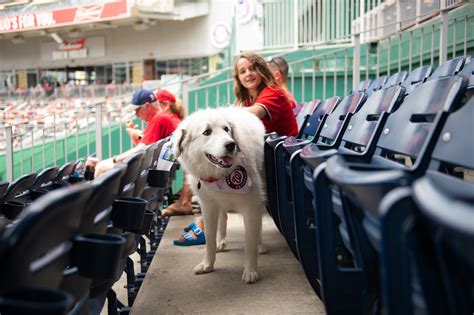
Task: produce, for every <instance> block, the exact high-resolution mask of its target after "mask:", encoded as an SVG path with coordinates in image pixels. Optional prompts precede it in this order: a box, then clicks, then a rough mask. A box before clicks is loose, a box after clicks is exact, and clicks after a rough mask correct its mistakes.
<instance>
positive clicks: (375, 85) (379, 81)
mask: <svg viewBox="0 0 474 315" xmlns="http://www.w3.org/2000/svg"><path fill="white" fill-rule="evenodd" d="M386 82H387V76H386V75H382V76H380V77H377V78H375V79H373V80H372V82H371V83H370V85H369V86H368V87H367V90H366V91H365V93H366V94H367V95H368V96H370V95H372V93H374V92H377V91H378V90H380V89H381V88H382V87H384V85H385V83H386Z"/></svg>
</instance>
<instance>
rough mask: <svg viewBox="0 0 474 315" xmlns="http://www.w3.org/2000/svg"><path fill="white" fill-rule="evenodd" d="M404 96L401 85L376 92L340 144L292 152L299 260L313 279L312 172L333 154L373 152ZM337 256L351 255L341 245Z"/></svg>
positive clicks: (314, 245)
mask: <svg viewBox="0 0 474 315" xmlns="http://www.w3.org/2000/svg"><path fill="white" fill-rule="evenodd" d="M403 97H404V88H403V87H400V86H392V87H390V88H387V89H383V90H379V91H377V92H375V93H374V94H372V96H371V97H369V98H368V99H367V101H366V102H365V103H364V105H363V106H362V107H361V108H360V110H359V111H358V112H357V113H355V114H354V115H353V116H352V118H351V120H350V122H349V125H348V126H347V129H346V131H345V133H344V135H343V137H342V141H341V145H340V146H339V147H336V148H334V149H329V150H320V149H319V148H318V146H315V145H314V144H309V145H307V146H305V147H304V148H303V150H301V151H300V152H299V154H293V155H292V157H291V192H292V199H293V200H294V209H293V211H292V212H293V216H294V224H295V233H296V239H297V246H298V252H299V254H300V260H301V263H302V265H303V269H304V270H305V272H306V274H307V275H308V276H309V277H312V280H310V282H311V281H315V275H316V273H317V272H318V271H317V269H316V268H317V266H318V255H317V246H316V238H315V233H316V232H315V222H314V210H313V207H314V203H313V198H314V196H313V195H314V194H313V191H314V189H313V186H312V175H311V174H312V172H313V170H314V169H315V168H317V167H318V165H319V164H321V163H324V161H325V160H326V159H327V158H328V157H330V156H332V155H334V154H340V153H343V152H344V153H345V154H352V155H354V156H359V157H360V156H363V155H369V154H372V153H373V148H374V147H375V143H376V139H377V138H378V137H379V135H380V132H381V130H382V127H383V124H384V123H385V121H386V119H387V117H388V116H389V115H390V114H391V113H393V112H394V111H395V110H396V109H397V108H398V107H399V105H400V103H401V101H402V100H403ZM323 148H324V147H323ZM316 211H317V209H316ZM338 256H339V258H340V259H341V263H342V260H348V259H347V258H346V257H347V256H349V255H348V254H346V253H345V252H344V248H343V246H342V244H341V246H340V251H339V254H338ZM321 259H323V258H321ZM319 283H320V282H319ZM323 285H324V283H323ZM326 292H327V290H326Z"/></svg>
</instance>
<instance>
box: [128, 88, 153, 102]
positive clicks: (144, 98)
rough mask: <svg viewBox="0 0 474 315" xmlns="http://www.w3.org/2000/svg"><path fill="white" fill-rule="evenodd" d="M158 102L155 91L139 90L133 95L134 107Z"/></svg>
mask: <svg viewBox="0 0 474 315" xmlns="http://www.w3.org/2000/svg"><path fill="white" fill-rule="evenodd" d="M154 102H156V95H155V93H153V91H150V90H138V91H136V92H135V93H133V96H132V102H131V103H132V105H135V106H141V105H144V104H146V103H154Z"/></svg>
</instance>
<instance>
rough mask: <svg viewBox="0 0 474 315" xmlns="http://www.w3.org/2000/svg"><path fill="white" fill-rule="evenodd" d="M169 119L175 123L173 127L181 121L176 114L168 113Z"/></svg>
mask: <svg viewBox="0 0 474 315" xmlns="http://www.w3.org/2000/svg"><path fill="white" fill-rule="evenodd" d="M170 117H171V119H172V120H173V122H174V123H175V127H176V126H178V125H179V123H180V122H181V118H180V117H179V116H178V115H177V114H170Z"/></svg>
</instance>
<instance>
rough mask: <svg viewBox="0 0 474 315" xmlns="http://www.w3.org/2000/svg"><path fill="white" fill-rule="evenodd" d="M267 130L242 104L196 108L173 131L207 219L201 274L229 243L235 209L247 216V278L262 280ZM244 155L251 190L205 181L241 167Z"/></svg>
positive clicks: (198, 268)
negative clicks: (224, 188) (216, 186)
mask: <svg viewBox="0 0 474 315" xmlns="http://www.w3.org/2000/svg"><path fill="white" fill-rule="evenodd" d="M264 133H265V129H264V127H263V124H262V123H261V121H260V119H258V118H257V117H256V116H255V115H254V114H251V113H249V112H247V111H246V110H245V109H243V108H237V107H226V108H219V109H211V110H202V111H198V112H195V113H193V114H192V115H190V116H188V117H187V118H186V119H184V120H183V121H182V122H181V123H180V125H179V126H178V128H177V129H176V131H175V133H174V140H173V143H174V145H173V148H174V152H175V155H176V157H178V160H179V162H180V163H181V165H182V166H183V168H184V171H185V172H186V173H187V174H188V180H189V184H190V185H191V188H192V190H193V191H194V192H195V194H196V195H197V196H198V198H199V201H200V204H201V207H202V214H203V218H204V227H205V233H206V253H205V256H204V259H203V261H202V262H201V263H200V264H198V265H197V266H196V267H195V268H194V272H195V273H196V274H202V273H208V272H211V271H212V270H213V268H214V261H215V258H216V252H218V251H222V250H224V248H225V246H226V241H225V234H226V225H227V211H228V210H230V209H232V210H236V211H237V212H240V213H241V214H242V215H243V219H244V226H245V262H244V272H243V274H242V281H243V282H245V283H254V282H256V281H257V280H258V273H257V256H258V253H265V252H266V250H265V248H264V247H263V246H262V245H261V229H262V214H263V209H264V207H265V187H264V181H263V159H264V157H263V145H264ZM242 156H243V160H244V161H245V162H244V164H245V169H246V171H247V174H248V178H250V181H251V183H252V184H251V187H250V189H249V191H248V192H246V193H235V192H227V191H219V190H216V189H214V188H213V187H210V185H207V184H206V183H209V182H212V181H214V180H216V179H221V178H226V176H228V175H229V174H231V173H232V172H233V171H234V170H235V169H236V167H237V165H238V164H239V161H240V160H242ZM234 174H235V173H234ZM218 226H219V228H218ZM216 239H217V241H216Z"/></svg>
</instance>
